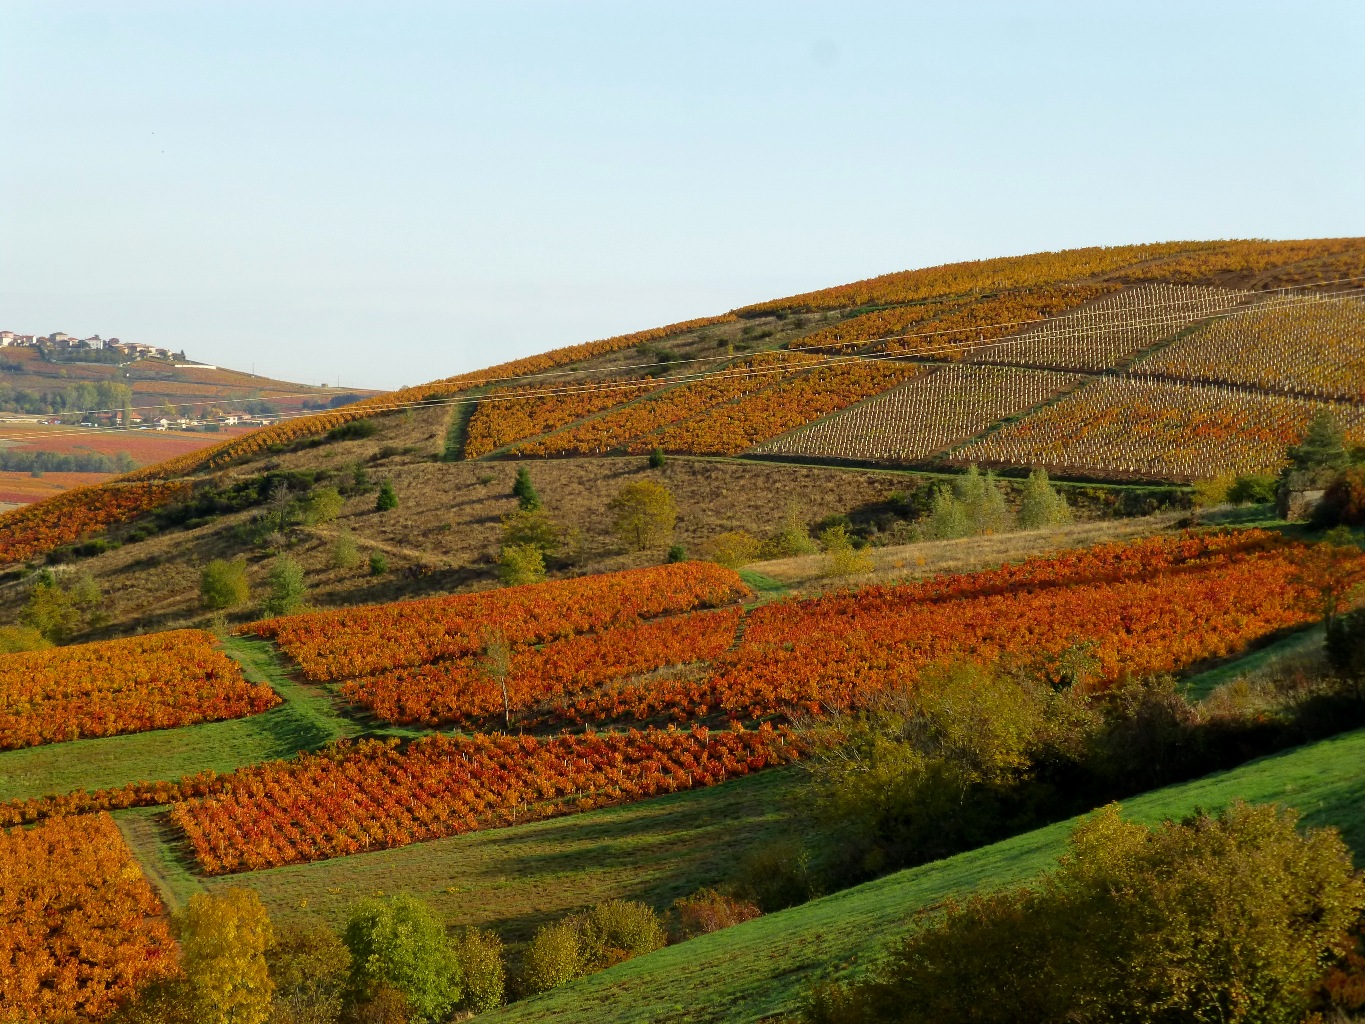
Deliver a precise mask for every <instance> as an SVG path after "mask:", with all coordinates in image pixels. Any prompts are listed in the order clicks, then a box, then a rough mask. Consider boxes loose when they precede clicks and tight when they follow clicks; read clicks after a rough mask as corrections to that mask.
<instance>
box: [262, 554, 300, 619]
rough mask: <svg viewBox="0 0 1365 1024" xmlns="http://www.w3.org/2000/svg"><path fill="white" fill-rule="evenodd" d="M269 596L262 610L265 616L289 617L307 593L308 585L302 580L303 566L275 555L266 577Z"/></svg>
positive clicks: (285, 556)
mask: <svg viewBox="0 0 1365 1024" xmlns="http://www.w3.org/2000/svg"><path fill="white" fill-rule="evenodd" d="M266 583H267V585H268V586H269V587H270V596H269V597H267V598H266V599H265V603H264V604H263V605H262V610H263V611H264V612H265V613H266V614H267V615H290V614H292V613H293V612H295V611H297V610H298V607H299V605H301V604H303V598H304V595H306V594H307V593H308V583H307V581H306V580H305V579H304V575H303V566H301V565H300V564H299V563H298V562H297V561H295V560H294V559H293V558H290V557H289V556H288V555H276V556H275V564H274V565H272V566H271V567H270V574H269V575H268V576H267V577H266Z"/></svg>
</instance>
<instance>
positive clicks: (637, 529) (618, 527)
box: [609, 480, 678, 551]
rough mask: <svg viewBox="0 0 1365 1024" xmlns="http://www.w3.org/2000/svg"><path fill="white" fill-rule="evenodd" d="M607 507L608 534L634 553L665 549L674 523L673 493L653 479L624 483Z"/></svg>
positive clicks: (676, 520) (676, 512) (671, 535)
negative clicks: (609, 519) (609, 531)
mask: <svg viewBox="0 0 1365 1024" xmlns="http://www.w3.org/2000/svg"><path fill="white" fill-rule="evenodd" d="M609 508H610V511H611V514H612V532H613V533H615V534H616V536H617V537H619V538H620V539H621V540H622V541H624V542H625V543H626V544H627V545H628V546H630V547H632V548H634V549H635V550H636V551H645V550H647V549H649V548H660V547H666V546H667V545H668V543H669V541H670V540H671V539H672V537H673V530H674V528H675V527H676V526H677V523H678V506H677V503H676V502H674V500H673V494H672V492H670V491H669V489H668V488H667V487H665V486H664V485H663V484H661V483H659V482H658V481H657V480H639V481H636V482H635V483H629V484H626V485H625V486H624V487H622V488H621V490H620V492H619V493H618V494H617V495H616V497H614V498H612V499H611V503H610V506H609Z"/></svg>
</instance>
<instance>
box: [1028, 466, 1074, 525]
mask: <svg viewBox="0 0 1365 1024" xmlns="http://www.w3.org/2000/svg"><path fill="white" fill-rule="evenodd" d="M1070 521H1071V508H1070V506H1068V505H1067V503H1066V499H1065V498H1063V497H1062V496H1061V495H1060V494H1058V493H1057V490H1056V488H1054V487H1053V486H1052V481H1050V480H1049V479H1048V478H1047V470H1045V469H1043V468H1042V467H1041V466H1039V467H1038V468H1036V469H1034V470H1033V472H1032V473H1030V474H1029V475H1028V479H1027V480H1026V481H1024V491H1023V496H1022V498H1021V500H1020V502H1019V525H1020V526H1021V527H1023V528H1024V529H1025V530H1038V529H1041V528H1043V527H1045V526H1060V525H1062V524H1063V523H1069V522H1070Z"/></svg>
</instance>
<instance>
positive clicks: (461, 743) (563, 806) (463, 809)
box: [171, 728, 798, 875]
mask: <svg viewBox="0 0 1365 1024" xmlns="http://www.w3.org/2000/svg"><path fill="white" fill-rule="evenodd" d="M797 753H798V745H797V743H796V741H795V739H794V737H792V736H791V735H790V734H788V733H787V732H785V731H779V730H773V729H770V728H762V729H756V730H749V731H744V730H730V731H725V732H708V731H707V730H705V729H700V728H698V729H693V730H690V731H687V732H680V731H676V730H671V729H670V730H654V729H650V730H646V731H644V732H626V733H603V734H600V735H598V734H593V733H586V734H579V735H560V736H556V737H553V738H549V739H536V738H534V737H530V736H507V735H494V736H488V735H478V736H474V737H471V738H468V739H464V738H453V737H448V736H443V735H434V736H429V737H425V738H423V739H420V740H417V741H415V742H414V743H412V744H410V745H409V746H408V747H407V748H406V749H400V748H399V747H397V746H396V745H393V744H386V743H380V742H377V741H373V740H371V741H362V742H360V743H358V744H356V745H354V746H349V745H338V746H337V747H334V748H332V749H330V750H327V751H324V752H322V753H319V754H306V755H302V756H300V757H298V758H295V759H294V760H292V761H287V762H276V763H272V764H264V765H257V766H254V767H251V768H245V769H242V770H241V771H240V772H238V773H237V777H236V779H235V780H234V782H233V785H232V788H231V791H230V792H228V793H226V794H224V795H221V796H212V797H206V798H203V799H199V800H191V801H189V802H187V803H182V804H176V805H175V807H174V808H173V809H172V812H171V816H172V820H173V821H174V822H175V823H176V824H177V825H178V826H179V827H180V828H181V829H182V830H183V831H184V833H185V835H186V837H187V838H188V839H189V842H190V844H191V846H192V848H193V850H194V855H195V859H196V860H197V861H198V864H199V867H200V868H201V869H202V870H203V871H204V872H205V873H207V874H211V875H213V874H223V873H227V872H233V871H243V870H247V871H249V870H255V869H258V868H266V867H276V866H279V865H282V864H293V863H298V862H302V861H313V860H321V859H324V858H328V857H340V856H345V855H347V854H352V853H359V852H361V851H363V850H382V849H390V848H392V847H396V846H405V845H407V844H408V843H414V842H421V841H422V840H426V839H435V838H438V837H440V836H447V835H454V834H456V833H460V832H468V831H471V830H473V829H478V828H491V827H495V826H497V825H504V824H510V823H513V822H517V821H534V820H536V819H538V818H546V817H551V816H553V815H557V814H564V813H568V812H572V811H580V810H586V809H588V808H592V807H601V806H606V805H608V804H612V803H620V802H623V801H627V800H638V799H642V798H644V797H650V796H655V795H658V794H661V793H674V792H678V791H679V790H684V789H692V788H694V787H699V786H712V785H716V784H718V783H720V782H724V781H725V780H726V779H729V778H735V777H738V776H741V775H746V774H748V773H749V772H754V771H759V770H760V769H762V768H766V767H768V766H769V765H773V764H781V763H784V762H786V761H788V760H791V759H792V758H793V757H795V756H796V755H797Z"/></svg>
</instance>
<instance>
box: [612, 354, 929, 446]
mask: <svg viewBox="0 0 1365 1024" xmlns="http://www.w3.org/2000/svg"><path fill="white" fill-rule="evenodd" d="M925 372H926V371H925V370H923V369H922V368H920V367H918V366H913V365H911V364H909V363H894V362H877V363H839V364H836V365H833V366H821V367H819V368H817V369H815V370H811V371H810V372H809V373H806V374H803V375H801V376H799V377H794V378H786V379H783V380H781V381H779V382H778V383H776V384H774V385H773V386H772V387H770V388H768V389H766V390H763V391H759V392H757V393H756V394H751V395H747V396H745V397H744V398H741V399H739V400H738V401H735V402H729V403H726V404H724V405H718V406H715V407H713V408H712V409H710V410H709V411H707V412H704V413H702V414H701V415H700V416H695V417H693V418H692V419H689V420H684V421H683V422H681V423H677V424H674V425H673V426H671V427H666V428H664V429H662V430H658V431H655V432H654V433H652V434H646V435H645V436H644V437H641V438H638V439H637V440H635V441H634V442H632V443H631V444H630V445H629V446H628V448H627V450H628V451H631V452H636V453H642V452H649V451H652V450H653V449H655V448H662V449H663V450H664V451H668V452H686V453H688V454H692V455H737V454H739V453H740V452H742V451H744V450H746V449H748V448H751V447H753V446H754V445H755V444H757V443H759V442H760V441H766V440H767V439H768V438H770V437H776V436H777V435H778V434H782V433H785V432H786V431H789V430H794V429H795V428H797V427H800V426H802V425H804V424H806V423H811V422H813V421H815V420H817V419H820V418H821V417H822V416H828V415H830V414H831V413H835V412H838V411H839V410H840V409H844V408H847V407H848V406H850V405H853V404H854V403H855V402H859V401H861V400H862V399H864V398H868V397H870V396H872V395H877V394H880V393H881V392H883V391H885V390H887V389H888V388H892V387H895V386H896V385H897V384H901V383H904V382H905V381H908V380H914V379H915V378H917V377H922V376H923V375H924V374H925Z"/></svg>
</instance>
